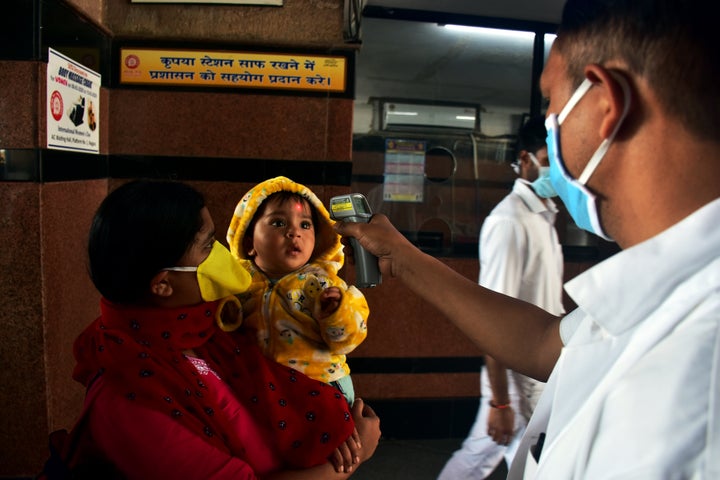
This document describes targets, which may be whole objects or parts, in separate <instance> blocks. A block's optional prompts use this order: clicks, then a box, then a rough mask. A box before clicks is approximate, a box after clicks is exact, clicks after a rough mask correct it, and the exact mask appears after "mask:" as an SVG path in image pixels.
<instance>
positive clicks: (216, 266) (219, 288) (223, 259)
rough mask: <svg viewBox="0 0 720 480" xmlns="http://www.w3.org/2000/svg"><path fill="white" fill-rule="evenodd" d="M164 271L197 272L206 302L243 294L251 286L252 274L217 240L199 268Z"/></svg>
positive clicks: (175, 268)
mask: <svg viewBox="0 0 720 480" xmlns="http://www.w3.org/2000/svg"><path fill="white" fill-rule="evenodd" d="M163 270H171V271H174V272H197V281H198V285H199V286H200V295H201V296H202V298H203V300H205V301H206V302H213V301H215V300H220V299H221V298H225V297H228V296H231V295H237V294H238V293H242V292H244V291H245V290H247V288H248V287H249V286H250V274H249V273H248V272H247V270H245V269H244V268H243V267H242V266H241V265H240V263H239V262H238V261H237V260H236V259H235V258H234V257H233V256H232V254H230V250H228V249H227V248H225V247H224V246H223V245H222V244H221V243H220V242H218V241H217V240H216V241H215V243H213V246H212V250H210V255H208V257H207V258H206V259H205V260H203V261H202V262H201V263H200V265H198V266H197V267H170V268H165V269H163Z"/></svg>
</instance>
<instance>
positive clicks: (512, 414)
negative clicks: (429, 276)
mask: <svg viewBox="0 0 720 480" xmlns="http://www.w3.org/2000/svg"><path fill="white" fill-rule="evenodd" d="M546 137H547V132H546V130H545V118H544V117H542V116H538V117H533V118H530V119H529V120H528V121H527V122H526V123H525V124H524V125H523V126H522V127H521V128H520V130H519V131H518V140H517V144H516V152H517V161H516V162H515V163H514V164H513V168H514V169H515V171H516V173H517V174H518V175H519V178H518V179H517V180H515V184H514V185H513V189H512V191H511V192H510V193H509V194H508V195H507V196H506V197H505V198H504V199H503V200H502V201H501V202H500V203H499V204H498V205H497V206H496V207H495V208H494V209H493V211H492V212H490V215H488V217H487V218H486V219H485V221H484V223H483V226H482V229H481V230H480V241H479V258H480V278H479V282H478V283H479V284H480V285H482V286H484V287H486V288H489V289H491V290H494V291H496V292H500V293H504V294H505V295H510V296H512V297H515V298H519V299H521V300H524V301H526V302H530V303H532V304H534V305H537V306H538V307H540V308H543V309H545V310H547V311H548V312H550V313H552V314H555V315H560V314H562V313H563V312H564V311H565V310H564V308H563V304H562V282H563V255H562V247H561V246H560V243H559V241H558V236H557V232H556V230H555V217H556V214H557V207H556V206H555V203H554V202H553V201H552V200H551V199H550V198H549V197H550V196H555V192H554V190H553V188H552V185H551V184H550V177H549V166H548V152H547V147H546V145H545V139H546ZM498 320H499V321H502V319H498ZM480 385H481V386H480V393H481V395H482V397H481V400H480V407H479V409H478V412H477V416H476V418H475V423H474V424H473V426H472V428H471V430H470V433H469V434H468V436H467V438H466V439H465V440H464V441H463V444H462V447H461V448H460V449H459V450H457V451H456V452H454V453H453V455H452V457H451V458H450V459H449V460H448V462H447V463H446V464H445V466H444V468H443V469H442V471H441V472H440V475H439V476H438V480H479V479H484V478H487V477H488V476H489V475H490V474H492V472H493V471H494V470H495V469H496V467H497V466H498V465H499V464H500V462H501V461H502V460H503V458H504V459H505V461H506V463H507V465H510V464H511V463H512V459H513V457H514V456H515V452H516V450H517V446H518V443H519V439H520V437H521V436H522V434H523V432H524V431H525V426H526V425H527V422H528V421H529V420H530V416H531V415H532V412H533V410H534V409H535V405H536V403H537V401H538V399H539V398H540V394H541V393H542V390H543V386H544V383H542V382H539V381H537V380H535V379H532V378H530V377H526V376H525V375H523V374H521V373H518V372H513V371H512V370H509V369H507V368H506V367H505V365H504V364H503V363H502V362H500V361H497V360H495V359H494V358H493V357H492V356H490V355H485V367H484V368H483V369H482V371H481V374H480Z"/></svg>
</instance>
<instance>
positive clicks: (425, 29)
mask: <svg viewBox="0 0 720 480" xmlns="http://www.w3.org/2000/svg"><path fill="white" fill-rule="evenodd" d="M564 1H565V0H445V1H438V0H366V1H365V6H364V9H363V12H364V14H363V17H362V21H361V29H360V36H361V47H360V50H359V53H358V58H357V64H356V101H357V104H358V105H362V104H367V102H368V99H370V98H373V97H375V98H377V97H381V98H393V99H416V100H421V101H432V102H438V103H450V102H459V103H467V104H470V105H479V106H480V107H481V108H482V109H484V110H486V111H487V110H491V111H492V110H511V111H518V112H526V111H528V109H529V105H530V91H531V86H532V84H533V80H532V61H533V60H532V58H533V35H532V34H530V35H526V36H525V38H519V39H518V38H506V37H498V36H496V35H489V34H487V33H484V34H483V33H478V32H477V31H475V32H457V31H451V30H449V29H448V28H445V27H442V26H441V25H442V24H450V23H453V24H464V25H475V26H490V27H495V28H505V29H513V30H515V29H517V30H524V31H527V32H533V31H537V32H541V34H542V33H543V32H554V30H555V26H556V25H557V23H558V22H559V20H560V15H561V11H562V6H563V4H564ZM547 49H548V45H547V44H546V49H545V51H546V52H547Z"/></svg>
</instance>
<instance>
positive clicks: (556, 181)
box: [545, 76, 630, 240]
mask: <svg viewBox="0 0 720 480" xmlns="http://www.w3.org/2000/svg"><path fill="white" fill-rule="evenodd" d="M616 78H617V80H618V82H619V83H620V85H621V86H622V89H623V95H624V97H625V105H624V108H623V112H622V116H621V117H620V119H619V120H618V122H617V124H616V125H615V129H614V130H613V131H612V133H611V134H610V136H609V137H608V138H606V139H605V140H603V141H602V143H601V144H600V146H599V147H598V149H597V150H596V151H595V153H594V154H593V156H592V157H591V158H590V161H589V162H588V164H587V166H586V167H585V170H583V172H582V173H581V174H580V177H579V178H578V179H577V180H576V179H574V178H573V177H572V176H570V173H569V172H568V171H567V168H566V166H565V162H564V161H563V159H562V154H561V153H560V125H561V124H562V122H563V121H564V120H565V118H566V117H567V116H568V114H569V113H570V111H571V110H572V109H573V108H574V107H575V105H576V104H577V103H578V102H579V101H580V99H581V98H582V97H583V96H584V95H585V94H586V93H587V91H588V90H590V87H592V85H593V84H592V82H591V81H590V80H588V79H585V81H583V83H581V84H580V86H579V87H578V88H577V90H575V93H573V94H572V96H571V97H570V100H568V102H567V104H566V105H565V107H564V108H563V109H562V111H561V112H560V114H559V115H558V114H555V113H552V114H549V115H548V117H547V119H546V120H545V128H546V129H547V147H548V157H549V159H550V181H551V182H552V185H553V187H554V188H555V191H556V192H557V194H558V196H559V197H560V198H561V199H562V201H563V203H564V204H565V207H566V208H567V210H568V212H569V213H570V216H571V217H572V218H573V220H574V221H575V223H576V224H577V226H578V227H580V228H582V229H583V230H587V231H588V232H591V233H594V234H595V235H598V236H600V237H602V238H604V239H605V240H612V239H611V238H610V237H609V236H608V235H607V234H606V233H605V231H604V230H603V228H602V225H601V224H600V217H599V215H598V208H597V197H596V196H595V194H593V193H592V192H591V191H590V190H588V188H587V187H586V186H585V185H586V184H587V182H588V180H590V176H591V175H592V174H593V173H594V172H595V169H596V168H597V166H598V165H600V161H601V160H602V159H603V157H604V156H605V154H606V153H607V151H608V148H609V147H610V144H611V143H612V141H613V140H614V139H615V135H616V134H617V132H618V130H619V129H620V125H622V122H623V120H625V116H626V115H627V112H628V109H629V108H630V90H629V87H628V85H627V83H626V82H625V79H624V78H622V77H620V76H617V77H616Z"/></svg>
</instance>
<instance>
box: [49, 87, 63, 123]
mask: <svg viewBox="0 0 720 480" xmlns="http://www.w3.org/2000/svg"><path fill="white" fill-rule="evenodd" d="M50 113H52V116H53V118H54V119H55V121H57V122H59V121H60V119H61V118H62V113H63V99H62V95H60V92H58V91H57V90H55V91H54V92H53V93H52V95H50Z"/></svg>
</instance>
